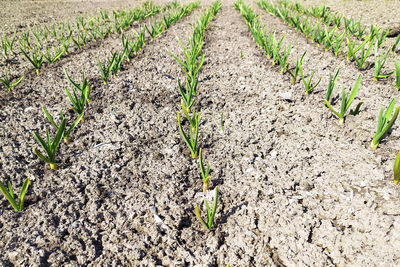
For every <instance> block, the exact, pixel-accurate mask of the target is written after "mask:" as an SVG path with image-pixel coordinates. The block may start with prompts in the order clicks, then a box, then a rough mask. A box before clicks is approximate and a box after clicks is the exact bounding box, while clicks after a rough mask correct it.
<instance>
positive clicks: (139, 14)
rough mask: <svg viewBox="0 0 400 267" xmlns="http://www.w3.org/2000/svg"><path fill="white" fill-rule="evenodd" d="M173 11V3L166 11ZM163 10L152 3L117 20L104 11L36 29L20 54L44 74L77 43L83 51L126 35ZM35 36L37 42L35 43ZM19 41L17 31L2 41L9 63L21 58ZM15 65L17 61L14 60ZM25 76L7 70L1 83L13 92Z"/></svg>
mask: <svg viewBox="0 0 400 267" xmlns="http://www.w3.org/2000/svg"><path fill="white" fill-rule="evenodd" d="M167 8H168V9H169V8H172V6H171V4H169V5H167V6H165V7H164V9H167ZM160 10H161V8H160V7H159V6H157V5H155V4H153V3H152V2H145V3H144V4H143V5H142V6H141V7H139V8H135V9H132V10H121V11H113V19H110V15H109V13H108V12H107V11H100V12H99V14H98V15H97V16H94V17H87V16H86V15H83V16H80V17H77V18H76V21H75V23H74V24H72V25H71V23H70V22H69V21H67V22H62V23H60V24H59V25H56V23H54V24H53V25H52V26H51V27H47V25H45V26H44V27H43V28H39V27H38V26H36V27H35V28H34V29H29V30H28V31H27V32H25V33H23V35H22V37H21V39H20V40H19V44H20V47H19V51H20V52H21V54H22V56H23V58H25V59H26V60H27V61H28V62H29V63H31V64H32V66H33V68H34V69H35V71H36V73H37V75H39V73H40V69H41V68H42V65H43V63H44V62H45V60H46V61H47V64H48V65H52V64H53V63H55V62H56V61H57V60H60V59H61V58H62V57H63V56H66V55H68V51H69V49H70V47H71V44H72V43H75V45H76V47H77V49H78V50H81V49H82V48H83V47H84V46H85V45H86V44H88V43H89V42H90V41H93V42H96V40H97V39H98V38H101V39H105V38H106V37H107V36H109V35H110V34H112V32H113V30H114V33H116V34H118V33H122V32H124V31H125V30H126V29H128V28H130V27H131V26H132V24H133V23H134V22H135V21H141V20H144V19H145V18H147V17H149V16H153V15H155V14H157V13H159V12H160ZM31 34H32V35H33V36H34V40H31ZM15 42H16V31H15V32H14V35H13V37H12V39H11V38H10V39H9V38H8V37H7V36H6V35H4V36H3V37H2V39H1V42H0V44H1V48H2V52H3V56H4V57H5V59H6V61H7V62H8V61H10V60H9V54H10V53H11V54H12V55H14V56H17V55H18V53H17V51H14V43H15ZM14 62H15V60H14ZM23 78H24V74H22V75H21V76H19V77H18V76H17V77H15V78H10V77H9V75H8V72H7V70H6V69H5V70H4V77H3V78H0V82H1V83H2V84H3V85H4V87H6V88H7V89H8V90H9V91H11V90H12V88H13V87H14V86H16V85H18V84H19V83H20V82H21V81H22V79H23Z"/></svg>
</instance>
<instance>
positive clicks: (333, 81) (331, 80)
mask: <svg viewBox="0 0 400 267" xmlns="http://www.w3.org/2000/svg"><path fill="white" fill-rule="evenodd" d="M339 71H340V67H339V68H338V69H337V71H336V73H335V75H334V76H332V74H329V84H328V90H327V91H326V96H325V100H326V101H328V102H329V101H330V99H331V95H332V92H333V89H335V85H336V81H337V78H338V75H339ZM324 106H325V107H328V106H327V105H326V104H324Z"/></svg>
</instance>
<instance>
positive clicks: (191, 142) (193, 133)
mask: <svg viewBox="0 0 400 267" xmlns="http://www.w3.org/2000/svg"><path fill="white" fill-rule="evenodd" d="M199 120H200V113H198V114H197V116H196V117H195V122H196V125H195V128H194V129H193V127H192V126H190V127H189V137H188V136H187V135H186V134H185V132H184V131H183V130H182V125H181V120H180V113H179V112H178V127H179V132H180V133H181V135H182V137H183V140H184V141H185V143H186V145H187V146H188V147H189V149H190V152H191V154H192V157H193V158H197V138H198V136H199Z"/></svg>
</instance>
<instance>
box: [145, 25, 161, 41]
mask: <svg viewBox="0 0 400 267" xmlns="http://www.w3.org/2000/svg"><path fill="white" fill-rule="evenodd" d="M144 27H145V28H146V30H147V32H148V33H149V34H150V36H151V38H153V39H154V38H157V37H158V36H159V35H160V34H161V33H162V32H163V31H164V24H163V23H162V22H160V23H158V22H157V21H153V23H152V24H151V30H150V29H149V28H148V27H147V25H146V24H145V25H144Z"/></svg>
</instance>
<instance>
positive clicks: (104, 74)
mask: <svg viewBox="0 0 400 267" xmlns="http://www.w3.org/2000/svg"><path fill="white" fill-rule="evenodd" d="M107 61H108V67H106V65H104V66H103V65H102V64H101V62H100V59H99V58H97V62H98V64H99V67H100V74H99V76H100V78H101V79H102V80H103V82H104V84H107V79H108V76H110V73H111V70H112V68H113V66H114V64H115V54H113V57H112V59H111V61H110V60H109V59H107Z"/></svg>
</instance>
